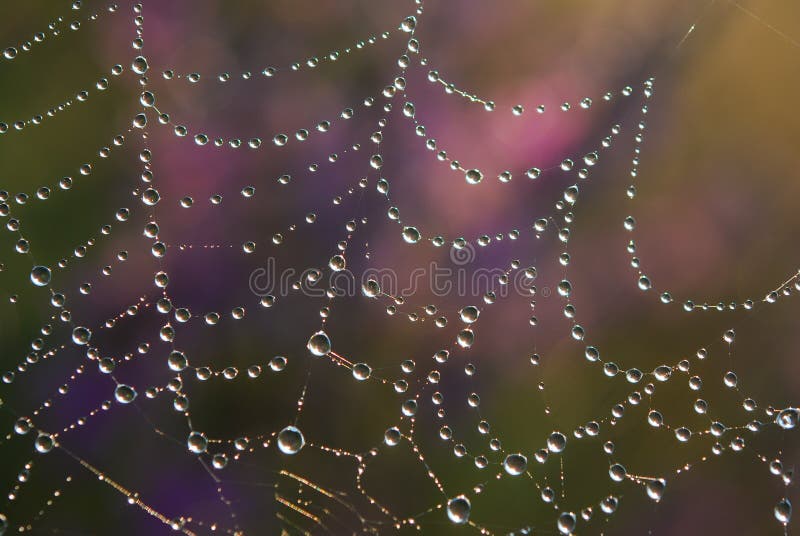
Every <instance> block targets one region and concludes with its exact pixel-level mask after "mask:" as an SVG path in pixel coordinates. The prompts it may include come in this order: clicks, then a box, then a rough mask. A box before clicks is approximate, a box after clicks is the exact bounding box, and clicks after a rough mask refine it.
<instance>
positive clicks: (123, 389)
mask: <svg viewBox="0 0 800 536" xmlns="http://www.w3.org/2000/svg"><path fill="white" fill-rule="evenodd" d="M114 398H116V399H117V402H119V403H120V404H130V403H131V402H133V401H134V399H135V398H136V390H135V389H134V388H133V387H131V386H130V385H125V384H123V383H121V384H119V385H117V388H116V389H114Z"/></svg>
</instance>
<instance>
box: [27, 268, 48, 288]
mask: <svg viewBox="0 0 800 536" xmlns="http://www.w3.org/2000/svg"><path fill="white" fill-rule="evenodd" d="M51 276H52V272H51V271H50V268H48V267H47V266H34V267H33V270H31V282H32V283H33V284H34V285H36V286H37V287H44V286H46V285H47V284H48V283H50V278H51Z"/></svg>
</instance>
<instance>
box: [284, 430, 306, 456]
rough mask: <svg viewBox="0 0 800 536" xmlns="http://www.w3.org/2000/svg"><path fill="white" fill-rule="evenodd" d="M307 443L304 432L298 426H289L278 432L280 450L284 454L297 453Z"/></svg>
mask: <svg viewBox="0 0 800 536" xmlns="http://www.w3.org/2000/svg"><path fill="white" fill-rule="evenodd" d="M305 444H306V440H305V438H304V437H303V432H301V431H300V429H299V428H297V427H296V426H287V427H286V428H284V429H283V430H281V431H280V432H279V433H278V450H280V451H281V452H283V453H284V454H297V453H298V452H300V449H302V448H303V446H305Z"/></svg>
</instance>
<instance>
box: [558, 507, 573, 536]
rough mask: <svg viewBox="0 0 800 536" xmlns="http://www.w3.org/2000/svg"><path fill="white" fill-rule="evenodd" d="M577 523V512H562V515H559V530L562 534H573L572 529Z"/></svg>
mask: <svg viewBox="0 0 800 536" xmlns="http://www.w3.org/2000/svg"><path fill="white" fill-rule="evenodd" d="M576 523H577V518H576V517H575V514H573V513H572V512H562V513H561V515H560V516H558V532H560V533H561V534H572V531H574V530H575V524H576Z"/></svg>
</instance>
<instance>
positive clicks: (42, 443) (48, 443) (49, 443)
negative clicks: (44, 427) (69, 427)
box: [34, 434, 55, 454]
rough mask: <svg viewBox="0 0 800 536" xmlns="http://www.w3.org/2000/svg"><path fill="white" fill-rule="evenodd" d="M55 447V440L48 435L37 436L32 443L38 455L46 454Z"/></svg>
mask: <svg viewBox="0 0 800 536" xmlns="http://www.w3.org/2000/svg"><path fill="white" fill-rule="evenodd" d="M54 446H55V440H54V439H53V436H51V435H50V434H39V435H38V436H37V437H36V441H35V442H34V447H35V448H36V452H38V453H40V454H47V453H48V452H50V451H51V450H53V447H54Z"/></svg>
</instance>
